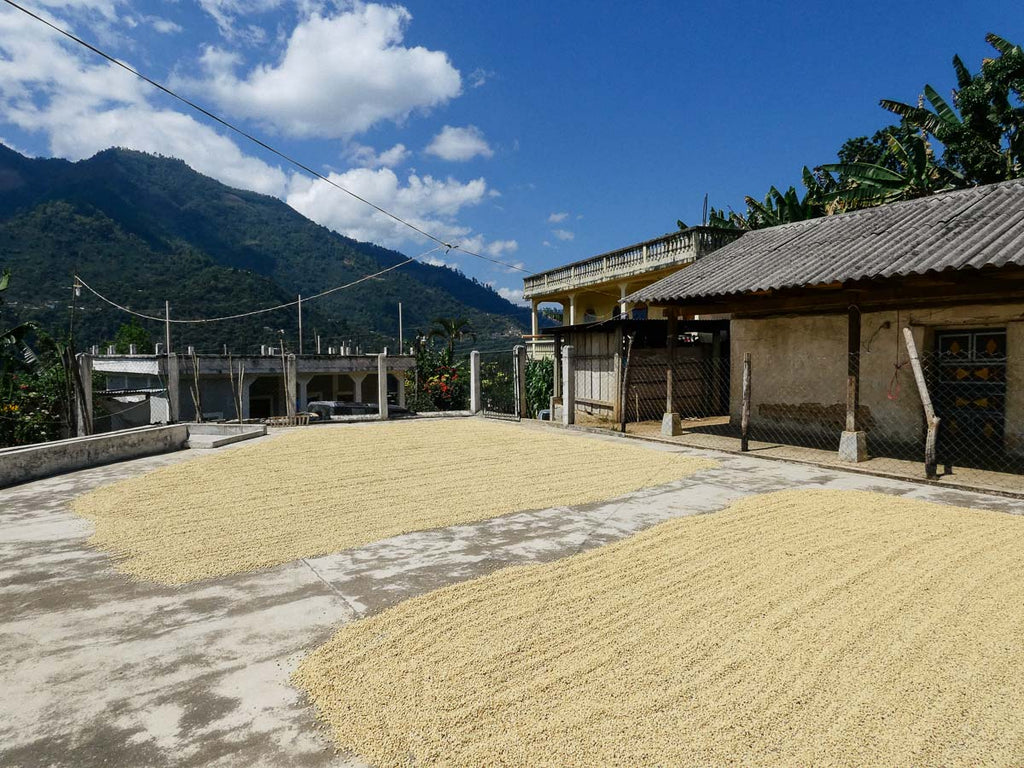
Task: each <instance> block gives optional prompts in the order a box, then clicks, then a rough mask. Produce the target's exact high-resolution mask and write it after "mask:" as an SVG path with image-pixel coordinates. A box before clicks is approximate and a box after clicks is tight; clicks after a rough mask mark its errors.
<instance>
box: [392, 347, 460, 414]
mask: <svg viewBox="0 0 1024 768" xmlns="http://www.w3.org/2000/svg"><path fill="white" fill-rule="evenodd" d="M406 382H407V387H408V389H407V390H406V401H407V403H408V405H409V407H410V408H412V410H414V411H434V410H436V411H461V410H465V409H466V408H468V407H469V369H468V367H467V365H466V363H465V362H464V361H463V362H458V363H457V362H453V361H452V359H451V357H450V356H449V355H448V353H447V350H441V351H440V352H435V351H433V350H431V349H429V348H426V347H422V348H420V350H419V351H418V352H417V354H416V372H415V374H414V375H412V376H409V377H408V378H407V379H406Z"/></svg>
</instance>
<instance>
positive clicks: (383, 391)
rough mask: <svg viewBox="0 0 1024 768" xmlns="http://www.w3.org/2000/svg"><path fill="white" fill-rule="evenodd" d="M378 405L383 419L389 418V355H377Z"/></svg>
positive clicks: (383, 353) (384, 353)
mask: <svg viewBox="0 0 1024 768" xmlns="http://www.w3.org/2000/svg"><path fill="white" fill-rule="evenodd" d="M377 406H378V409H379V411H380V418H381V421H386V420H387V418H388V355H387V353H386V352H382V353H381V354H379V355H377Z"/></svg>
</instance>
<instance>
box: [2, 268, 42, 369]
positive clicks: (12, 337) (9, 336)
mask: <svg viewBox="0 0 1024 768" xmlns="http://www.w3.org/2000/svg"><path fill="white" fill-rule="evenodd" d="M10 284H11V272H10V270H7V269H5V270H4V271H3V273H2V274H0V293H3V292H4V291H6V290H7V287H8V286H9V285H10ZM2 305H3V297H2V296H0V306H2ZM34 330H35V325H34V324H33V323H22V324H21V325H16V326H14V327H13V328H6V329H0V376H3V375H5V374H7V373H8V372H9V371H11V370H14V369H27V368H30V367H31V366H32V365H33V364H34V363H35V354H34V353H33V352H32V349H31V347H29V346H28V344H27V343H26V341H25V339H26V338H27V337H28V335H29V334H30V333H31V332H32V331H34Z"/></svg>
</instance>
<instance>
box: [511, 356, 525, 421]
mask: <svg viewBox="0 0 1024 768" xmlns="http://www.w3.org/2000/svg"><path fill="white" fill-rule="evenodd" d="M512 359H513V360H514V361H515V366H514V367H515V374H516V416H518V417H519V418H520V419H525V418H526V414H527V412H528V411H529V408H528V407H527V405H526V347H524V346H522V345H517V346H516V347H514V348H513V349H512Z"/></svg>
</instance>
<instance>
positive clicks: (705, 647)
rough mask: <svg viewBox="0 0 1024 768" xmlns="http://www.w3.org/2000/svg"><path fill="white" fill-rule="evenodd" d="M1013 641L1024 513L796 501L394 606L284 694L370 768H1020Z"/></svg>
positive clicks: (726, 514) (1019, 675)
mask: <svg viewBox="0 0 1024 768" xmlns="http://www.w3.org/2000/svg"><path fill="white" fill-rule="evenodd" d="M546 439H549V438H546ZM645 459H646V460H648V461H649V460H653V459H652V457H650V454H645ZM1022 637H1024V520H1022V519H1021V518H1020V517H1017V516H1009V515H1005V514H1001V513H996V512H987V511H981V510H976V509H965V508H956V507H948V506H942V505H938V504H933V503H929V502H924V501H919V500H915V499H909V498H901V497H894V496H889V495H884V494H877V493H867V492H859V491H830V490H808V491H799V490H798V491H783V492H779V493H772V494H764V495H760V496H753V497H748V498H745V499H743V500H741V501H739V502H737V503H735V504H734V505H733V506H731V507H730V508H729V509H727V510H725V511H723V512H719V513H716V514H713V515H704V516H698V517H689V518H684V519H679V520H673V521H669V522H666V523H663V524H661V525H658V526H655V527H654V528H651V529H649V530H647V531H645V532H643V533H640V534H637V535H636V536H633V537H631V538H629V539H626V540H624V541H621V542H618V543H615V544H610V545H607V546H604V547H601V548H598V549H595V550H592V551H590V552H587V553H583V554H579V555H575V556H573V557H570V558H567V559H564V560H560V561H557V562H554V563H549V564H545V565H538V566H526V567H516V568H509V569H506V570H502V571H499V572H496V573H494V574H492V575H489V576H485V577H482V578H479V579H477V580H474V581H471V582H467V583H463V584H458V585H454V586H451V587H447V588H444V589H441V590H438V591H435V592H432V593H430V594H427V595H424V596H421V597H417V598H413V599H410V600H407V601H406V602H404V603H401V604H400V605H398V606H395V607H394V608H391V609H389V610H387V611H385V612H383V613H381V614H378V615H376V616H373V617H370V618H367V619H364V620H362V621H359V622H356V623H354V624H351V625H349V626H346V627H345V628H343V629H341V630H340V631H339V632H338V633H337V634H336V635H335V636H334V638H333V639H331V640H330V641H329V642H328V643H327V644H326V645H324V646H322V647H321V648H319V649H318V650H316V651H314V652H313V653H312V654H310V655H309V656H308V657H306V659H305V660H304V661H303V662H302V663H301V665H300V667H299V669H298V670H297V671H296V673H295V675H294V681H295V682H296V683H297V684H298V685H300V686H301V687H303V688H304V689H306V690H307V692H308V693H309V695H310V698H311V700H312V701H313V703H314V704H315V706H316V708H317V710H318V712H319V714H320V717H321V718H322V719H323V720H324V721H325V722H326V723H327V724H329V726H330V727H331V730H332V732H333V734H334V736H335V739H336V743H337V744H338V745H339V747H341V748H342V749H345V750H348V751H351V752H353V753H355V754H357V755H359V756H361V757H362V758H363V759H365V760H367V761H369V762H371V763H373V764H375V765H378V766H391V765H408V764H416V765H419V764H435V763H436V764H450V765H724V764H750V765H757V764H761V765H763V764H775V765H778V764H787V765H854V764H861V765H863V764H875V765H911V764H912V765H922V766H924V765H947V766H949V765H1020V764H1024V651H1022V645H1021V639H1022Z"/></svg>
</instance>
